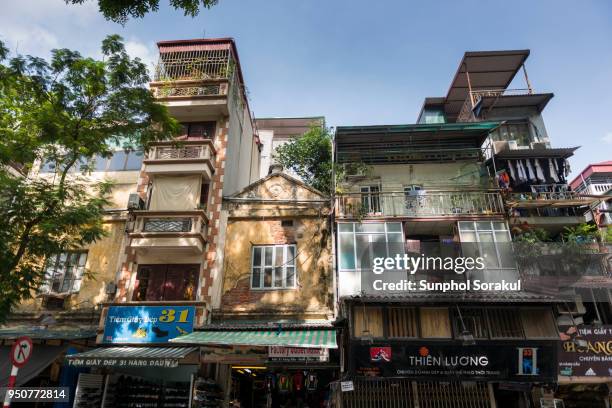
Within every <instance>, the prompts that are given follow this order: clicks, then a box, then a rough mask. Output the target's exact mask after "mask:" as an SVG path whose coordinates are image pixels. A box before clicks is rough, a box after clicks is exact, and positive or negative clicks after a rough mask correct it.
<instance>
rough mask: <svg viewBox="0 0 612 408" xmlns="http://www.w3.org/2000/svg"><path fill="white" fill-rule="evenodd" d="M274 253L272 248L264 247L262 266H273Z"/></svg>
mask: <svg viewBox="0 0 612 408" xmlns="http://www.w3.org/2000/svg"><path fill="white" fill-rule="evenodd" d="M273 253H274V247H265V255H264V265H266V266H273V264H272V256H273Z"/></svg>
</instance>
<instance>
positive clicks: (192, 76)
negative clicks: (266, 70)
mask: <svg viewBox="0 0 612 408" xmlns="http://www.w3.org/2000/svg"><path fill="white" fill-rule="evenodd" d="M236 73H237V69H236V62H235V59H234V56H233V54H232V51H231V49H230V48H229V47H227V48H223V49H180V50H175V51H166V52H162V53H160V57H159V62H158V63H157V64H156V66H155V74H154V77H153V81H152V82H151V83H150V87H151V90H152V92H153V95H154V96H155V98H157V99H158V100H160V101H162V102H164V103H165V104H166V105H167V106H168V108H169V109H170V111H171V113H173V114H176V113H177V112H180V111H177V112H175V108H176V107H180V106H190V107H191V108H192V109H193V108H196V107H199V112H198V113H204V112H205V111H206V112H208V111H210V112H211V113H219V112H220V113H225V114H227V100H228V95H230V88H231V87H233V86H234V84H237V83H239V82H240V80H239V76H237V75H236ZM204 107H206V109H205V110H203V109H204ZM215 108H216V109H215ZM217 111H218V112H217Z"/></svg>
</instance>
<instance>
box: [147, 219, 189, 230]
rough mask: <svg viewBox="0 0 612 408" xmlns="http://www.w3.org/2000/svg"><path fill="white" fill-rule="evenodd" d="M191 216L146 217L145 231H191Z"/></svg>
mask: <svg viewBox="0 0 612 408" xmlns="http://www.w3.org/2000/svg"><path fill="white" fill-rule="evenodd" d="M191 223H192V219H191V218H146V219H145V220H144V224H143V228H142V230H143V232H190V231H191Z"/></svg>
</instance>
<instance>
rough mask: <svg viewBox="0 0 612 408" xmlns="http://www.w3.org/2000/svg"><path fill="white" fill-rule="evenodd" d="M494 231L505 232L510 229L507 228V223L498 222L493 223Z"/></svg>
mask: <svg viewBox="0 0 612 408" xmlns="http://www.w3.org/2000/svg"><path fill="white" fill-rule="evenodd" d="M493 229H495V230H497V231H505V230H507V229H508V228H507V227H506V223H505V222H498V221H495V222H494V223H493Z"/></svg>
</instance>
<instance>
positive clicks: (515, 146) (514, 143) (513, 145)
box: [508, 140, 518, 150]
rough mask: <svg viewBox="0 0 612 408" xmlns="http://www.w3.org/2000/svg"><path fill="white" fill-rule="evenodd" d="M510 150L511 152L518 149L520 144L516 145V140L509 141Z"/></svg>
mask: <svg viewBox="0 0 612 408" xmlns="http://www.w3.org/2000/svg"><path fill="white" fill-rule="evenodd" d="M508 149H510V150H516V149H518V144H517V143H516V140H508Z"/></svg>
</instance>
